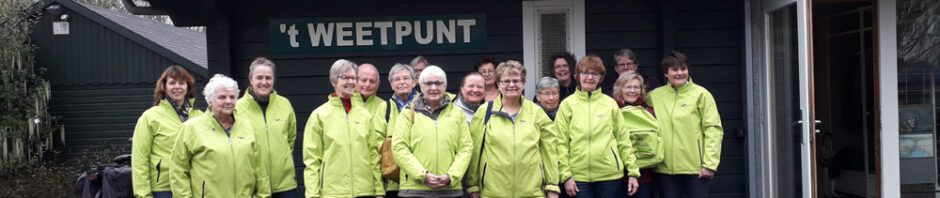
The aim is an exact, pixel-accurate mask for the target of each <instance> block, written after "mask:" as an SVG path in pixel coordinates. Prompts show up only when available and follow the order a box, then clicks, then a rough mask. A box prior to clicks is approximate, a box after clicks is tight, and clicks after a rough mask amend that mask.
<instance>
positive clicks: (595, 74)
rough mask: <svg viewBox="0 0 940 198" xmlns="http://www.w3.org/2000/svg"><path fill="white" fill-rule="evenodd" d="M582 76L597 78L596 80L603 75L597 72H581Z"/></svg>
mask: <svg viewBox="0 0 940 198" xmlns="http://www.w3.org/2000/svg"><path fill="white" fill-rule="evenodd" d="M581 76H584V77H595V78H596V77H600V76H601V74H600V73H597V72H581Z"/></svg>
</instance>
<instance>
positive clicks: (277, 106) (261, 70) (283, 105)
mask: <svg viewBox="0 0 940 198" xmlns="http://www.w3.org/2000/svg"><path fill="white" fill-rule="evenodd" d="M248 71H249V72H248V76H249V77H248V82H249V83H250V84H251V87H250V88H249V89H248V90H246V91H245V95H244V96H242V98H241V99H239V100H238V102H237V103H236V104H235V108H236V109H237V111H238V113H239V114H240V115H241V116H242V117H243V118H245V121H247V122H249V123H250V124H251V126H252V128H254V129H255V130H254V132H255V139H256V141H257V142H256V143H257V144H258V145H259V148H261V150H259V151H258V152H259V153H260V154H261V164H260V165H261V167H263V169H264V173H265V174H267V175H268V176H267V177H268V178H269V179H270V181H271V192H272V194H271V197H273V198H294V197H297V195H296V192H295V190H294V189H296V188H297V181H296V180H295V179H294V178H295V177H297V175H296V174H294V156H293V155H292V154H293V151H294V140H296V139H297V118H296V116H295V115H294V107H293V106H291V103H290V101H288V100H287V98H285V97H283V96H280V95H278V94H277V92H275V91H274V79H275V78H274V62H271V60H268V59H267V58H264V57H259V58H256V59H255V60H254V61H252V62H251V66H249V70H248Z"/></svg>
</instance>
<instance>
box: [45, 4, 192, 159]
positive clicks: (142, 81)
mask: <svg viewBox="0 0 940 198" xmlns="http://www.w3.org/2000/svg"><path fill="white" fill-rule="evenodd" d="M63 11H64V13H65V14H68V15H69V32H70V34H69V35H52V20H53V18H52V15H43V16H42V17H40V19H39V23H38V24H39V25H37V26H36V28H35V31H34V32H33V34H32V38H33V40H32V41H33V42H34V44H35V45H36V47H37V54H36V63H37V66H39V67H43V68H45V69H46V72H45V73H44V77H45V78H46V80H48V81H49V82H51V83H52V89H53V91H52V99H51V101H50V105H49V109H50V112H51V113H52V114H53V115H55V116H59V117H60V118H59V123H61V124H64V125H65V142H66V145H65V148H63V149H64V154H65V156H66V158H67V159H72V158H74V157H81V153H82V152H85V151H86V150H88V149H104V148H111V149H119V150H120V151H123V152H126V153H130V143H128V142H127V140H128V138H130V137H132V136H133V133H134V125H135V124H136V123H137V118H138V117H140V114H141V113H143V112H144V111H145V110H147V109H148V108H150V107H151V106H152V104H153V89H154V83H155V82H156V80H157V79H158V78H159V77H160V74H162V72H163V70H164V69H166V67H167V66H169V65H172V64H175V63H172V61H170V60H169V59H168V58H166V57H163V56H161V55H159V54H158V53H155V52H153V51H151V50H149V49H147V48H145V47H143V46H142V45H140V44H137V43H135V42H134V41H132V40H131V39H128V38H125V37H123V36H122V35H120V34H118V33H117V32H115V31H112V30H110V29H108V28H107V27H105V26H102V25H101V24H98V23H97V22H95V21H93V20H90V19H88V18H86V17H84V16H82V15H80V14H78V13H77V12H73V11H72V10H69V9H63ZM190 73H191V74H193V75H194V77H195V78H196V80H197V85H196V87H197V89H196V90H197V91H199V92H201V91H202V89H201V88H202V85H204V84H205V81H206V79H204V78H202V77H200V76H198V75H195V74H194V72H193V71H190ZM197 98H198V100H197V101H198V102H197V104H196V106H197V107H198V108H200V109H204V108H205V107H206V104H205V102H204V101H203V100H202V94H201V93H200V94H197ZM105 146H106V147H105Z"/></svg>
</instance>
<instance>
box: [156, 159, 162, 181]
mask: <svg viewBox="0 0 940 198" xmlns="http://www.w3.org/2000/svg"><path fill="white" fill-rule="evenodd" d="M160 164H163V159H160V161H157V182H158V183H159V182H160Z"/></svg>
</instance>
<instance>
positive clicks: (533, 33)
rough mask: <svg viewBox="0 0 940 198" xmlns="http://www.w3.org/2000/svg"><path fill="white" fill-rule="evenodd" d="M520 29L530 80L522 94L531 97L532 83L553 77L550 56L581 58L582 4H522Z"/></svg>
mask: <svg viewBox="0 0 940 198" xmlns="http://www.w3.org/2000/svg"><path fill="white" fill-rule="evenodd" d="M522 26H523V27H522V40H523V42H522V43H523V57H524V60H523V64H525V67H526V71H528V72H526V73H527V74H526V79H530V80H529V83H526V87H525V93H526V94H528V95H530V96H532V95H533V94H535V85H536V84H537V83H534V82H537V81H538V79H539V78H541V77H542V76H551V75H552V63H553V61H552V60H549V59H550V58H551V56H552V55H554V54H555V53H558V52H563V51H568V52H571V53H572V54H574V56H575V58H580V57H584V54H585V44H584V43H585V42H584V1H583V0H553V1H524V2H522ZM529 98H531V97H529Z"/></svg>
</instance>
